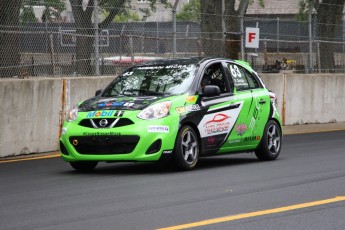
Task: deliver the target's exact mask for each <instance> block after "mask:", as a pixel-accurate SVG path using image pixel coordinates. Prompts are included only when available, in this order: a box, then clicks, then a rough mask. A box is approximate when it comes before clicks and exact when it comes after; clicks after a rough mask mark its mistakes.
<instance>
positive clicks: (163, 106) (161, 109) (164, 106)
mask: <svg viewBox="0 0 345 230" xmlns="http://www.w3.org/2000/svg"><path fill="white" fill-rule="evenodd" d="M170 108H171V101H164V102H161V103H157V104H154V105H150V106H149V107H147V108H146V109H144V110H143V111H141V112H140V113H139V114H138V117H139V118H141V119H144V120H153V119H158V118H162V117H166V116H168V115H169V111H170Z"/></svg>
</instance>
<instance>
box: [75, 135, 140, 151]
mask: <svg viewBox="0 0 345 230" xmlns="http://www.w3.org/2000/svg"><path fill="white" fill-rule="evenodd" d="M139 140H140V137H139V136H129V135H127V136H85V137H84V136H83V137H80V136H74V137H70V138H69V141H70V143H71V144H72V145H73V146H74V148H75V149H76V150H77V152H78V153H80V154H88V155H97V154H102V155H103V154H104V155H111V154H128V153H131V152H132V151H133V150H134V149H135V147H136V146H137V144H138V142H139Z"/></svg>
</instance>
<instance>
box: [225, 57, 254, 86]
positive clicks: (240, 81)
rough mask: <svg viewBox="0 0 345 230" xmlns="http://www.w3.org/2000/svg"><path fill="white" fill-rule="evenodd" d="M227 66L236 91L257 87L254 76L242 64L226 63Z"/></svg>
mask: <svg viewBox="0 0 345 230" xmlns="http://www.w3.org/2000/svg"><path fill="white" fill-rule="evenodd" d="M227 68H228V69H229V72H230V74H231V77H232V79H233V81H234V85H235V87H236V89H237V91H242V90H249V89H255V88H259V87H260V84H259V82H258V81H257V80H256V79H255V77H254V76H253V75H252V74H251V73H249V72H248V71H247V70H246V69H245V68H243V67H242V66H239V65H236V64H234V63H227Z"/></svg>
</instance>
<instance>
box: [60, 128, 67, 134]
mask: <svg viewBox="0 0 345 230" xmlns="http://www.w3.org/2000/svg"><path fill="white" fill-rule="evenodd" d="M66 132H67V128H65V127H64V128H62V130H61V134H62V135H64V134H65V133H66Z"/></svg>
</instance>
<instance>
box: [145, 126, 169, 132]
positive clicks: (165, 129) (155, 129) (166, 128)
mask: <svg viewBox="0 0 345 230" xmlns="http://www.w3.org/2000/svg"><path fill="white" fill-rule="evenodd" d="M147 132H149V133H169V126H163V125H151V126H147Z"/></svg>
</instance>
